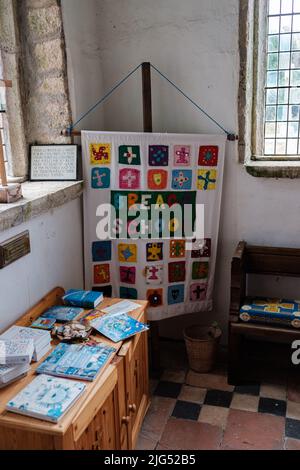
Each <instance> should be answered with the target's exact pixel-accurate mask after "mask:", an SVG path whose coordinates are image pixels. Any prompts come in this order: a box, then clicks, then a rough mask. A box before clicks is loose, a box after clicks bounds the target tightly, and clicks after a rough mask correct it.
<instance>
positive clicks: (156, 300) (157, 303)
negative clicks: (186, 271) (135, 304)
mask: <svg viewBox="0 0 300 470" xmlns="http://www.w3.org/2000/svg"><path fill="white" fill-rule="evenodd" d="M147 300H148V302H149V306H150V307H152V308H157V307H161V306H162V305H163V289H149V290H148V291H147Z"/></svg>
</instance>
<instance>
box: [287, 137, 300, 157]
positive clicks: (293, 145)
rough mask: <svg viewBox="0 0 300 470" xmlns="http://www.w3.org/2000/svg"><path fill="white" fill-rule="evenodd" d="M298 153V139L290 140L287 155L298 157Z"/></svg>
mask: <svg viewBox="0 0 300 470" xmlns="http://www.w3.org/2000/svg"><path fill="white" fill-rule="evenodd" d="M297 151H298V139H288V142H287V154H288V155H297Z"/></svg>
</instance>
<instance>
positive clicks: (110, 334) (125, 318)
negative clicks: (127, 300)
mask: <svg viewBox="0 0 300 470" xmlns="http://www.w3.org/2000/svg"><path fill="white" fill-rule="evenodd" d="M90 325H91V326H92V327H93V328H95V330H97V331H99V333H101V334H102V335H104V336H106V337H107V338H109V339H111V340H112V341H114V342H115V343H118V342H119V341H124V340H125V339H127V338H129V337H130V336H134V335H136V334H138V333H142V331H147V330H149V327H148V326H147V325H145V324H144V323H141V322H139V321H137V320H134V318H132V317H130V316H129V315H127V314H126V313H122V314H120V315H105V316H104V317H102V318H101V319H97V320H95V322H93V321H91V322H90Z"/></svg>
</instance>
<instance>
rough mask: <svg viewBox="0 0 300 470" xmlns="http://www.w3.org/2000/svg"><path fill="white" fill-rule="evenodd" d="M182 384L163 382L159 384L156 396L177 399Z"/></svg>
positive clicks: (155, 392)
mask: <svg viewBox="0 0 300 470" xmlns="http://www.w3.org/2000/svg"><path fill="white" fill-rule="evenodd" d="M181 387H182V384H178V383H175V382H165V381H161V382H159V383H158V385H157V387H156V389H155V391H154V395H159V396H160V397H167V398H177V397H178V395H179V394H180V391H181Z"/></svg>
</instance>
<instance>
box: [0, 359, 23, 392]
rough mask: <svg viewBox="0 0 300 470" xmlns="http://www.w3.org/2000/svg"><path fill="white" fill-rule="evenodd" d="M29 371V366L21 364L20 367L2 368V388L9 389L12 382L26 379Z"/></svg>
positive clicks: (0, 371)
mask: <svg viewBox="0 0 300 470" xmlns="http://www.w3.org/2000/svg"><path fill="white" fill-rule="evenodd" d="M29 369H30V365H29V364H20V365H18V366H0V388H3V387H7V386H8V385H9V384H11V383H12V382H15V381H16V380H19V379H21V378H22V377H25V375H26V374H27V372H28V371H29Z"/></svg>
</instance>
